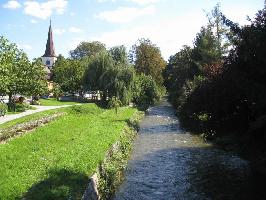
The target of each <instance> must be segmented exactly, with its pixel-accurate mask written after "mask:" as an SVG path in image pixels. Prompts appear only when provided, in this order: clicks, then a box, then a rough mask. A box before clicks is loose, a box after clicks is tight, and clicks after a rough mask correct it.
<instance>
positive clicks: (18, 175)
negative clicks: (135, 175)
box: [0, 104, 137, 199]
mask: <svg viewBox="0 0 266 200" xmlns="http://www.w3.org/2000/svg"><path fill="white" fill-rule="evenodd" d="M63 110H64V112H66V113H67V114H66V115H64V116H62V117H60V118H59V119H57V120H55V121H52V122H51V123H49V124H48V125H46V126H44V127H40V128H37V129H36V130H34V131H32V132H31V133H30V134H26V135H24V136H23V137H19V138H16V139H14V140H11V141H10V142H8V143H7V144H1V145H0V163H1V165H0V171H1V174H0V191H1V192H0V199H16V198H22V197H26V199H67V198H71V199H80V198H81V196H82V193H83V192H84V190H85V188H86V184H87V181H88V177H89V176H90V175H91V174H92V173H93V172H94V170H95V169H96V167H97V165H98V164H99V163H100V162H101V161H102V160H103V159H104V156H105V153H106V152H107V150H108V149H109V148H110V146H111V145H112V144H113V143H114V142H115V141H117V140H118V139H119V138H120V136H121V132H122V130H123V129H124V128H125V127H126V126H127V123H128V120H129V119H130V118H131V117H132V116H133V115H134V114H135V113H136V112H137V110H136V109H134V108H120V109H119V113H118V115H116V114H115V112H114V110H105V109H101V108H99V107H97V106H96V105H95V104H85V105H82V106H73V107H68V108H64V109H63Z"/></svg>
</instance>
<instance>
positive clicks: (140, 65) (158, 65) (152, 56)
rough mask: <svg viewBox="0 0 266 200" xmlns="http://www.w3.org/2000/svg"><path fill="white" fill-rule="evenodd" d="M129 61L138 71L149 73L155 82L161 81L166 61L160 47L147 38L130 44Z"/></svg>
mask: <svg viewBox="0 0 266 200" xmlns="http://www.w3.org/2000/svg"><path fill="white" fill-rule="evenodd" d="M130 58H131V62H133V63H134V66H135V69H136V71H137V72H138V73H144V74H145V75H151V76H152V78H154V80H156V82H157V83H159V84H162V83H163V77H162V71H163V69H164V68H165V66H166V62H165V60H164V59H163V57H162V55H161V51H160V49H159V48H158V47H157V46H156V45H155V44H152V42H151V41H150V40H149V39H140V40H138V42H137V43H136V44H135V45H133V46H132V49H131V53H130Z"/></svg>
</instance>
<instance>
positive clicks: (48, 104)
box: [39, 98, 80, 106]
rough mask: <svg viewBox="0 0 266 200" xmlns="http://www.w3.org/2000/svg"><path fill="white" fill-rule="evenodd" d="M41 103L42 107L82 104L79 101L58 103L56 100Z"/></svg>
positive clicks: (43, 100) (49, 99)
mask: <svg viewBox="0 0 266 200" xmlns="http://www.w3.org/2000/svg"><path fill="white" fill-rule="evenodd" d="M39 102H40V104H41V105H42V106H63V105H75V104H80V103H79V102H77V101H58V100H57V99H55V98H47V99H40V100H39Z"/></svg>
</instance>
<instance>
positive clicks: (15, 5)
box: [3, 0, 21, 9]
mask: <svg viewBox="0 0 266 200" xmlns="http://www.w3.org/2000/svg"><path fill="white" fill-rule="evenodd" d="M3 7H4V8H8V9H17V8H20V7H21V4H20V3H19V2H17V1H13V0H12V1H8V2H7V3H6V4H4V5H3Z"/></svg>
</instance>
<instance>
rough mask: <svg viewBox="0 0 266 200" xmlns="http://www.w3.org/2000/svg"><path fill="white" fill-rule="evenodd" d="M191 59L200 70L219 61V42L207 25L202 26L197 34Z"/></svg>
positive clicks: (220, 57) (220, 53) (220, 55)
mask: <svg viewBox="0 0 266 200" xmlns="http://www.w3.org/2000/svg"><path fill="white" fill-rule="evenodd" d="M192 59H193V60H194V62H195V63H196V64H197V65H198V67H199V69H201V70H203V69H204V67H205V66H207V65H210V64H212V63H215V62H220V61H221V59H222V52H221V51H220V49H219V43H218V42H217V40H216V38H215V36H214V34H213V32H212V30H211V28H210V27H209V26H207V27H202V28H201V30H200V32H199V33H198V34H197V36H196V39H195V41H194V49H193V51H192Z"/></svg>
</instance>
